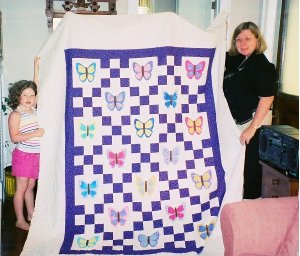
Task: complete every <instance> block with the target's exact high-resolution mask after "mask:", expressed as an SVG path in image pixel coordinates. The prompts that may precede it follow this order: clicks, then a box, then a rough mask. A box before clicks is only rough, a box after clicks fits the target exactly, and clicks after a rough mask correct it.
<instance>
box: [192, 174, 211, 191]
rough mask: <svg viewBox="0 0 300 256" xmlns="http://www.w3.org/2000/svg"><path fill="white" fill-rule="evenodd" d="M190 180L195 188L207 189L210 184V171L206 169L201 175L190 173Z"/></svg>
mask: <svg viewBox="0 0 300 256" xmlns="http://www.w3.org/2000/svg"><path fill="white" fill-rule="evenodd" d="M192 180H193V182H194V183H195V187H196V188H197V189H202V188H203V187H204V188H206V189H208V188H210V186H211V180H212V171H211V170H208V171H206V172H205V173H204V174H203V175H198V174H196V173H192Z"/></svg>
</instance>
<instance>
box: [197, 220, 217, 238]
mask: <svg viewBox="0 0 300 256" xmlns="http://www.w3.org/2000/svg"><path fill="white" fill-rule="evenodd" d="M214 228H215V222H211V223H210V224H208V225H204V224H200V225H199V226H198V232H199V233H200V237H201V238H202V239H203V240H206V239H207V238H208V237H210V236H211V233H212V231H213V230H214Z"/></svg>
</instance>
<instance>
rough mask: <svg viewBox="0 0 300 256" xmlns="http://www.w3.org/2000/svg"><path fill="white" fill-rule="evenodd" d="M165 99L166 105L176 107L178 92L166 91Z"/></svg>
mask: <svg viewBox="0 0 300 256" xmlns="http://www.w3.org/2000/svg"><path fill="white" fill-rule="evenodd" d="M164 100H165V106H166V107H167V108H169V107H170V106H172V107H173V108H175V107H176V105H177V92H174V93H173V94H169V93H167V92H165V93H164Z"/></svg>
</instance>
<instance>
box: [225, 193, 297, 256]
mask: <svg viewBox="0 0 300 256" xmlns="http://www.w3.org/2000/svg"><path fill="white" fill-rule="evenodd" d="M220 218H221V219H220V221H221V229H222V235H223V243H224V247H225V254H224V255H225V256H246V255H248V256H250V255H251V256H255V255H256V256H259V255H260V256H267V255H270V256H271V255H272V256H275V255H276V256H296V255H298V250H299V198H298V197H281V198H264V199H255V200H246V201H242V202H235V203H229V204H226V205H224V207H223V209H222V211H221V217H220Z"/></svg>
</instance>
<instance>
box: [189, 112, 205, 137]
mask: <svg viewBox="0 0 300 256" xmlns="http://www.w3.org/2000/svg"><path fill="white" fill-rule="evenodd" d="M185 124H186V126H187V128H188V132H189V134H191V135H193V134H194V133H196V134H200V133H201V132H202V124H203V118H202V116H199V117H198V118H197V119H196V120H192V119H190V118H189V117H186V118H185Z"/></svg>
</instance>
